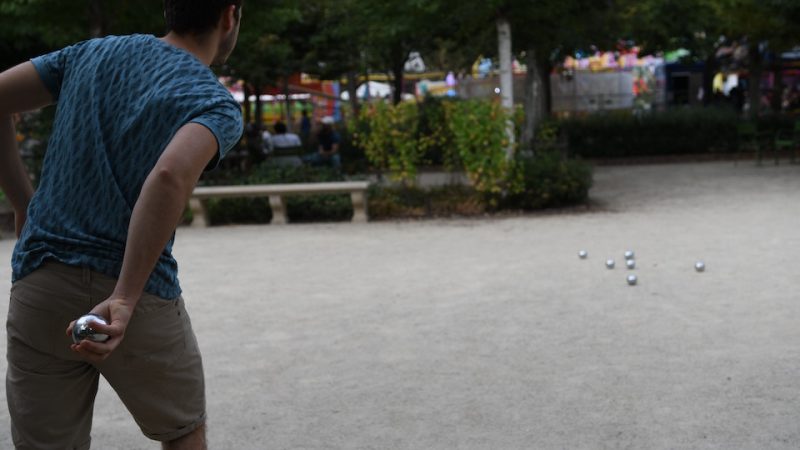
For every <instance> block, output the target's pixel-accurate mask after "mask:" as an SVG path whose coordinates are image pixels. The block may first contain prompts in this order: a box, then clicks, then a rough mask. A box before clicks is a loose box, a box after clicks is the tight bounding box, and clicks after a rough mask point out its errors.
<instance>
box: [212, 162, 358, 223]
mask: <svg viewBox="0 0 800 450" xmlns="http://www.w3.org/2000/svg"><path fill="white" fill-rule="evenodd" d="M343 180H344V176H343V175H341V174H340V173H339V172H337V171H335V170H333V169H330V168H326V167H307V166H302V167H283V166H274V165H269V164H262V165H260V166H258V167H256V168H255V169H254V170H253V172H252V173H251V174H250V175H249V176H247V177H243V178H240V179H237V180H230V179H227V180H225V182H224V184H239V185H244V184H278V183H312V182H326V181H343ZM283 200H284V202H285V205H286V214H287V215H288V216H289V220H290V221H292V222H309V221H344V220H349V219H350V218H351V217H352V216H353V207H352V204H351V201H350V196H349V195H348V194H336V195H310V196H300V195H298V196H286V197H284V199H283ZM207 210H208V215H209V220H210V221H211V224H212V225H220V224H229V223H269V222H270V220H272V211H271V209H270V207H269V200H268V199H267V198H223V199H211V200H209V201H208V203H207Z"/></svg>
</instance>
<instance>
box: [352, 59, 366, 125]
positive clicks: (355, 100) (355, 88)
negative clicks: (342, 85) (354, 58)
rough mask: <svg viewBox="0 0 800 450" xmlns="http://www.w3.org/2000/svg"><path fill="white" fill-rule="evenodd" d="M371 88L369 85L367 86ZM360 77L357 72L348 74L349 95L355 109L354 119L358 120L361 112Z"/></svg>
mask: <svg viewBox="0 0 800 450" xmlns="http://www.w3.org/2000/svg"><path fill="white" fill-rule="evenodd" d="M367 87H368V88H369V84H367ZM357 91H358V77H357V76H356V72H355V71H352V70H351V71H349V72H347V95H349V96H350V107H351V108H352V109H353V118H354V119H355V118H357V117H358V114H359V112H361V105H360V104H359V102H358V92H357Z"/></svg>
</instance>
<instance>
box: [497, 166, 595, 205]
mask: <svg viewBox="0 0 800 450" xmlns="http://www.w3.org/2000/svg"><path fill="white" fill-rule="evenodd" d="M520 167H521V172H522V173H523V180H524V181H523V187H522V189H521V190H520V191H519V192H515V193H513V194H511V195H509V196H507V197H505V198H503V199H502V200H501V202H500V207H501V208H503V209H522V210H536V209H544V208H558V207H563V206H571V205H577V204H581V203H585V202H586V201H587V200H588V198H589V189H590V188H591V187H592V168H591V166H590V165H589V164H587V163H585V162H583V161H579V160H567V159H563V158H562V157H561V155H560V154H559V153H556V152H540V153H538V154H537V155H536V157H534V158H522V159H521V160H520Z"/></svg>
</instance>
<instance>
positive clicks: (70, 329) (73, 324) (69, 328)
mask: <svg viewBox="0 0 800 450" xmlns="http://www.w3.org/2000/svg"><path fill="white" fill-rule="evenodd" d="M75 322H76V321H75V320H73V321H72V322H70V323H69V325H67V336H70V337H71V336H72V328H73V327H74V326H75Z"/></svg>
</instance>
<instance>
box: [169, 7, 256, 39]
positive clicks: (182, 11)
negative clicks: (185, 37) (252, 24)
mask: <svg viewBox="0 0 800 450" xmlns="http://www.w3.org/2000/svg"><path fill="white" fill-rule="evenodd" d="M242 1H243V0H164V18H165V19H166V20H167V31H174V32H175V33H178V34H196V35H200V34H204V33H206V32H208V31H211V30H212V29H214V27H215V26H216V25H217V22H219V18H220V16H221V15H222V11H224V10H225V8H227V7H228V6H230V5H234V6H236V15H237V18H240V17H241V14H242Z"/></svg>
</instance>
